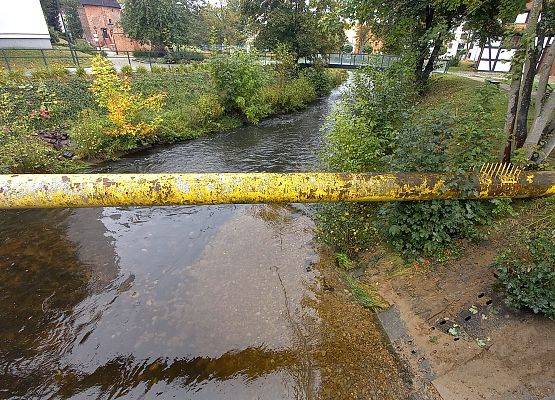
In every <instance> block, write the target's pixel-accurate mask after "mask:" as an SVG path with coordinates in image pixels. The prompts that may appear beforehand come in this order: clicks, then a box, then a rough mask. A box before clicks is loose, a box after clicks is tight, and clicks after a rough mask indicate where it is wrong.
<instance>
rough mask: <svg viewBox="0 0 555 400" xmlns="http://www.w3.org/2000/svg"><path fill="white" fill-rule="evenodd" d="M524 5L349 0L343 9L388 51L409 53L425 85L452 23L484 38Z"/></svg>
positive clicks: (516, 1)
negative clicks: (466, 25) (364, 26)
mask: <svg viewBox="0 0 555 400" xmlns="http://www.w3.org/2000/svg"><path fill="white" fill-rule="evenodd" d="M523 6H524V0H511V1H509V0H482V1H476V0H347V1H346V12H347V15H348V16H349V17H351V18H353V19H356V20H358V21H359V22H360V23H363V24H367V25H368V26H369V27H370V29H371V30H372V32H373V33H374V34H375V35H376V36H377V37H378V38H379V39H380V40H381V41H382V42H383V44H384V49H385V50H386V51H390V52H395V53H400V54H403V55H405V56H409V57H410V58H411V59H412V60H413V63H414V64H413V65H414V78H415V80H416V82H417V83H418V84H420V86H421V87H423V86H424V85H425V83H426V82H427V80H428V78H429V77H430V74H431V73H432V71H433V70H434V64H435V62H436V60H437V58H438V56H439V55H440V52H441V49H442V48H443V46H444V44H445V42H446V41H447V40H448V39H449V38H450V35H451V31H452V30H453V29H454V28H456V27H457V26H459V25H460V24H461V23H462V22H464V21H466V23H467V24H468V26H469V27H470V28H472V30H473V32H475V33H476V34H477V35H478V37H479V38H480V39H481V40H485V39H486V38H491V37H492V36H497V35H499V34H500V33H501V32H502V30H503V29H502V27H503V23H504V22H506V21H511V18H512V21H514V17H515V16H516V13H517V11H518V10H519V8H520V7H523ZM512 21H511V22H512Z"/></svg>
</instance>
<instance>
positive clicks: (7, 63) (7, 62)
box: [2, 49, 12, 72]
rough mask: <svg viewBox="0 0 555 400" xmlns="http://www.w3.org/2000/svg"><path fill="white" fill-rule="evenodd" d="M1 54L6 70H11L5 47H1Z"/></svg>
mask: <svg viewBox="0 0 555 400" xmlns="http://www.w3.org/2000/svg"><path fill="white" fill-rule="evenodd" d="M2 56H3V58H4V62H5V63H6V68H8V72H12V68H11V67H10V61H9V60H8V56H7V54H6V50H5V49H2Z"/></svg>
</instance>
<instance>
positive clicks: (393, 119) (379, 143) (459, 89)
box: [317, 64, 555, 315]
mask: <svg viewBox="0 0 555 400" xmlns="http://www.w3.org/2000/svg"><path fill="white" fill-rule="evenodd" d="M409 77H410V73H409V71H407V70H405V68H404V66H403V65H400V64H398V65H395V66H393V67H392V68H390V69H388V70H385V71H375V70H372V69H367V70H364V71H361V72H359V73H357V74H355V77H354V79H353V83H352V85H351V87H350V88H349V90H348V91H347V93H346V97H345V99H344V100H343V101H342V102H341V103H340V104H339V106H338V107H337V108H336V110H335V111H334V112H333V113H332V115H331V117H330V119H329V121H328V124H327V127H326V128H325V129H326V138H327V144H326V146H325V149H324V151H323V154H322V157H323V159H324V161H325V163H326V165H327V167H328V169H329V170H331V171H352V172H374V171H375V172H380V171H406V172H409V171H410V172H413V171H414V172H443V173H459V172H465V171H469V170H471V169H472V168H475V167H479V166H481V165H482V164H483V163H485V162H496V161H497V160H498V157H499V154H500V149H501V147H502V145H503V142H504V140H503V122H504V113H505V111H506V104H507V99H506V94H505V93H502V92H500V91H499V90H498V89H497V88H495V87H493V86H492V85H484V84H482V83H479V82H474V81H471V80H466V79H464V78H459V77H451V76H442V77H436V78H434V79H433V80H432V82H431V87H430V88H429V90H428V91H427V92H425V93H424V94H423V95H419V94H418V91H417V90H416V88H415V87H414V86H413V85H412V83H411V81H410V78H409ZM450 184H451V185H454V186H457V187H458V188H460V189H461V190H463V191H464V190H465V189H467V188H465V182H458V181H456V180H453V181H452V182H450ZM467 190H468V189H467ZM514 213H515V211H514V210H513V207H512V205H511V203H510V202H509V201H508V200H490V201H474V200H434V201H426V202H399V203H383V204H380V203H373V204H363V203H360V204H347V203H346V204H333V205H325V206H323V207H321V210H320V211H319V212H318V216H317V219H318V236H319V238H320V239H321V241H323V242H324V243H326V244H328V245H330V246H331V247H332V248H333V249H334V250H335V251H336V252H337V254H340V255H341V258H342V259H345V258H346V257H347V259H348V260H350V261H349V262H345V261H344V262H342V263H338V264H339V266H340V267H343V266H344V265H351V266H352V267H351V268H352V269H355V268H356V267H357V260H361V259H364V258H368V257H367V255H368V253H372V248H373V247H375V246H377V245H378V244H379V243H387V245H388V247H389V253H390V255H391V256H392V257H394V258H395V257H396V255H395V254H398V255H401V256H402V258H403V259H404V260H405V262H408V265H410V263H412V262H414V263H416V264H417V265H430V260H434V262H443V261H445V260H447V259H450V258H453V257H457V254H458V246H457V244H458V242H459V240H460V239H468V240H471V241H477V240H480V239H481V238H482V237H483V236H484V234H486V229H484V227H485V226H489V225H491V224H492V223H493V222H496V221H498V220H499V218H498V217H500V216H509V215H512V216H514ZM496 223H497V222H496ZM554 229H555V226H553V225H552V226H550V227H549V228H548V229H547V232H555V230H554ZM553 240H554V237H553V234H552V233H550V237H549V241H551V243H553ZM542 243H543V242H542ZM540 247H541V251H540V250H538V247H534V248H530V249H529V251H528V253H527V254H528V256H526V257H525V258H523V259H522V260H521V261H514V260H518V259H519V257H520V256H519V255H518V254H514V253H512V254H510V255H506V256H505V258H501V259H500V260H499V261H498V263H497V264H495V267H496V268H497V270H498V275H499V277H500V284H501V287H503V288H504V289H505V290H506V292H507V294H508V302H509V304H511V305H513V306H517V307H521V306H524V307H527V308H531V309H533V310H535V311H538V312H543V313H545V314H547V315H552V312H553V307H555V303H554V302H553V298H552V296H553V276H554V274H553V262H551V263H550V265H549V266H548V267H546V265H545V263H544V264H541V263H539V261H538V260H536V259H535V258H534V256H533V255H534V254H536V255H537V254H541V257H544V256H545V254H547V253H549V252H552V250H553V249H552V247H549V246H544V245H542V246H540ZM529 253H532V256H530V255H529ZM549 254H551V253H549ZM363 255H364V256H365V257H362V256H363ZM507 257H508V258H507ZM536 258H537V257H536ZM508 259H510V260H513V261H511V262H508ZM528 267H530V268H528ZM343 269H346V268H344V267H343ZM547 269H548V270H549V271H551V272H549V273H548V271H547ZM523 271H528V272H527V273H526V274H525V273H524V272H523ZM530 271H533V272H530ZM549 293H551V294H549ZM549 296H551V297H549ZM540 297H541V300H540V299H539V298H540ZM531 303H534V305H532V304H531ZM546 304H547V305H546ZM549 307H551V310H552V311H548V310H547V308H549Z"/></svg>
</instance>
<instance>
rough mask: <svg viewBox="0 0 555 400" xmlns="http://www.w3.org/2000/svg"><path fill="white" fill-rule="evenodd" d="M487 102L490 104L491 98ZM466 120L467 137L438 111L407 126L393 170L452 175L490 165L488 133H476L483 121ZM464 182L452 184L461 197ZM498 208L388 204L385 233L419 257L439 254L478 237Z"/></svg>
mask: <svg viewBox="0 0 555 400" xmlns="http://www.w3.org/2000/svg"><path fill="white" fill-rule="evenodd" d="M484 102H486V103H487V99H484ZM480 107H486V106H485V105H484V104H483V105H481V106H480ZM467 122H468V123H465V126H464V128H463V130H464V133H461V132H459V133H457V132H455V130H454V129H453V128H452V126H457V124H455V121H454V118H453V117H452V115H451V114H450V113H449V112H447V111H446V110H442V109H439V110H435V111H432V112H430V113H429V114H428V115H427V116H426V117H424V118H419V119H418V120H417V121H413V122H410V123H408V124H407V126H406V127H405V128H404V129H403V130H402V131H401V132H400V134H399V135H398V137H397V139H396V142H395V149H394V151H393V154H392V156H391V161H390V165H391V169H392V170H394V171H403V172H446V173H454V172H465V171H468V170H469V169H470V168H471V167H472V166H474V165H479V164H481V163H482V162H485V161H489V160H490V159H491V157H492V155H493V152H492V149H491V148H489V147H488V145H487V144H488V143H489V139H488V140H487V141H485V139H483V137H487V136H488V135H487V134H486V133H485V132H483V130H480V129H477V130H473V126H475V124H476V123H479V117H477V116H475V117H474V118H472V119H471V120H470V121H467ZM467 128H468V130H467ZM461 135H463V136H464V138H461ZM459 141H461V142H462V143H464V145H463V144H460V143H459ZM467 141H468V144H467ZM466 146H468V148H465V147H466ZM465 184H467V183H466V182H461V183H459V182H456V181H452V182H448V185H449V186H454V187H457V188H458V189H460V190H462V191H463V193H464V191H465V189H466V188H465V187H464V185H465ZM461 185H462V186H461ZM497 205H498V203H491V202H487V201H486V202H484V201H469V200H433V201H426V202H398V203H390V204H386V205H384V206H383V207H382V208H381V210H380V214H381V215H382V216H384V217H385V222H386V223H385V224H384V226H385V227H386V232H385V234H386V236H387V237H388V238H389V241H390V243H391V244H392V245H393V246H394V247H395V248H396V249H397V250H399V251H402V252H404V253H405V254H407V255H410V256H412V257H416V256H417V255H418V254H420V253H424V254H426V255H433V254H436V255H437V254H439V253H440V252H441V251H442V250H443V249H444V248H445V247H447V246H448V245H450V244H451V243H452V241H453V240H454V239H456V238H476V237H478V226H480V225H483V224H487V223H490V222H491V219H492V215H493V210H494V209H495V208H496V207H497Z"/></svg>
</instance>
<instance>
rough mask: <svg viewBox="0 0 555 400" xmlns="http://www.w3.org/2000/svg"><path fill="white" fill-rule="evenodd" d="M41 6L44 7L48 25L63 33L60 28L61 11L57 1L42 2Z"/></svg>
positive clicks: (44, 0)
mask: <svg viewBox="0 0 555 400" xmlns="http://www.w3.org/2000/svg"><path fill="white" fill-rule="evenodd" d="M40 6H41V7H42V12H43V13H44V17H45V19H46V25H48V26H50V27H52V28H54V29H55V30H57V31H61V30H62V29H61V26H60V19H59V14H60V9H59V5H58V1H57V0H40Z"/></svg>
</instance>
